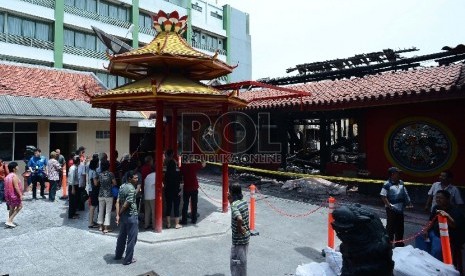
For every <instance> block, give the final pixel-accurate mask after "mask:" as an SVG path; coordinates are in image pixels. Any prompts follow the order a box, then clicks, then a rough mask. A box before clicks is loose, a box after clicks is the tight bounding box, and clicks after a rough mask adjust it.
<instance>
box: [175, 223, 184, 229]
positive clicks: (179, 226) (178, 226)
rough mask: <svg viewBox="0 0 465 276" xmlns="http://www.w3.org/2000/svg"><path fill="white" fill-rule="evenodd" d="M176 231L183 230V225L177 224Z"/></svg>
mask: <svg viewBox="0 0 465 276" xmlns="http://www.w3.org/2000/svg"><path fill="white" fill-rule="evenodd" d="M174 228H176V229H181V228H182V225H181V224H176V226H175V227H174Z"/></svg>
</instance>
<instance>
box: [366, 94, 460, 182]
mask: <svg viewBox="0 0 465 276" xmlns="http://www.w3.org/2000/svg"><path fill="white" fill-rule="evenodd" d="M419 116H420V117H425V118H430V119H433V120H436V121H438V122H439V123H441V124H442V125H444V126H445V127H447V128H448V129H449V130H450V133H451V134H452V136H453V137H455V140H456V142H457V155H456V159H455V161H454V162H453V163H452V164H451V165H450V167H449V169H450V170H451V171H452V172H453V173H454V184H456V185H460V186H465V154H464V151H465V100H454V101H442V102H434V103H431V102H430V103H417V104H407V105H397V106H388V107H376V108H371V109H367V110H365V112H364V116H363V117H364V120H365V122H366V128H365V130H366V132H365V133H360V135H365V142H366V144H365V150H366V154H367V160H366V161H367V169H368V171H370V173H371V177H373V178H381V179H383V178H386V176H387V172H386V171H387V168H388V167H390V166H391V163H390V161H389V159H388V157H387V152H386V151H385V145H384V141H385V138H386V136H387V134H388V132H389V131H390V129H391V128H392V127H393V126H394V125H396V124H397V123H398V122H399V121H400V120H403V119H406V118H409V117H419ZM402 178H403V179H404V181H414V182H422V183H432V182H434V181H436V180H437V175H434V176H423V175H413V174H409V171H407V170H406V171H404V173H403V175H402Z"/></svg>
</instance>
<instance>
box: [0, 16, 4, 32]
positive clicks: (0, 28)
mask: <svg viewBox="0 0 465 276" xmlns="http://www.w3.org/2000/svg"><path fill="white" fill-rule="evenodd" d="M4 21H5V15H4V14H3V13H0V33H3V32H5V31H4V29H5V28H4V27H3V26H4V25H5V22H4Z"/></svg>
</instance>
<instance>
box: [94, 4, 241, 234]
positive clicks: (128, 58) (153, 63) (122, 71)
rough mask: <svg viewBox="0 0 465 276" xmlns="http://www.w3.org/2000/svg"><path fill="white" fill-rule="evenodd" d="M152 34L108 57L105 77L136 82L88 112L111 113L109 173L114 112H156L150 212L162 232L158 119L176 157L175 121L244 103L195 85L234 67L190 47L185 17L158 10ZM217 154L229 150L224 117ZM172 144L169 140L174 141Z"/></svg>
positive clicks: (225, 171) (232, 95)
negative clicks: (166, 120) (167, 120)
mask: <svg viewBox="0 0 465 276" xmlns="http://www.w3.org/2000/svg"><path fill="white" fill-rule="evenodd" d="M153 20H154V23H153V27H154V28H155V30H156V31H157V35H156V36H155V38H154V39H153V40H152V42H150V43H149V44H148V45H146V46H143V47H140V48H137V49H133V50H131V51H128V52H125V53H122V54H116V55H109V59H110V63H109V66H108V71H109V73H110V74H113V75H118V76H122V77H127V78H130V79H134V80H135V81H134V82H132V83H129V84H126V85H123V86H120V87H117V88H115V89H111V90H108V91H106V92H105V93H101V94H96V95H93V96H91V103H92V106H93V107H98V108H107V109H110V153H111V154H110V166H111V167H110V170H111V171H114V170H115V155H114V154H113V153H114V152H115V148H116V110H129V111H141V110H146V111H149V110H153V111H156V123H155V124H156V125H155V127H156V135H155V141H154V143H155V161H156V166H155V172H156V180H155V187H156V188H155V190H156V192H155V212H154V222H155V223H153V225H154V230H155V231H156V232H161V231H162V214H163V213H162V212H163V210H162V179H163V164H162V163H163V115H164V114H165V115H167V116H171V118H172V120H171V124H172V126H171V139H172V141H171V146H172V148H173V150H174V152H175V153H177V141H176V140H177V116H178V113H182V112H183V111H186V110H195V111H197V112H198V111H202V112H212V111H215V112H217V113H223V114H224V113H227V112H228V110H230V109H232V108H238V107H244V106H246V105H247V102H246V101H244V100H242V99H240V98H238V97H237V90H236V91H234V92H231V93H225V92H223V91H221V90H218V89H216V88H214V87H211V86H207V85H204V84H202V83H201V82H200V80H212V79H215V78H218V77H221V76H224V75H227V74H229V73H231V72H232V71H233V69H234V67H233V66H230V65H228V64H226V63H225V62H223V61H221V60H219V59H217V56H218V54H215V55H213V56H209V55H206V54H204V53H202V52H199V51H197V50H195V49H193V48H192V47H190V46H189V45H188V44H187V42H186V41H185V40H184V39H183V38H182V37H181V34H182V33H183V32H184V31H185V30H186V28H187V16H183V17H179V14H178V12H177V11H174V12H172V13H170V14H166V13H165V12H163V11H159V12H158V14H157V15H155V16H154V17H153ZM223 118H224V119H223V121H222V125H223V139H222V149H223V151H224V152H226V151H228V144H227V141H228V140H229V141H230V139H229V137H226V135H227V134H228V133H230V130H228V131H226V130H225V127H226V126H227V125H228V123H229V122H228V118H227V116H223ZM173 140H174V141H173ZM222 172H223V196H222V207H223V208H222V210H223V212H227V208H228V200H227V191H228V164H227V163H223V166H222Z"/></svg>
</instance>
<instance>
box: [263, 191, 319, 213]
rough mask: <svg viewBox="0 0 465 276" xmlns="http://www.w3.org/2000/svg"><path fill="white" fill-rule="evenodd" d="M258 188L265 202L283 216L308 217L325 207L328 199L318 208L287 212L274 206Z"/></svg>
mask: <svg viewBox="0 0 465 276" xmlns="http://www.w3.org/2000/svg"><path fill="white" fill-rule="evenodd" d="M256 190H257V194H258V195H259V196H260V199H261V200H263V202H265V203H266V205H268V207H270V208H271V209H272V210H273V211H275V212H276V213H278V214H280V215H283V216H286V217H291V218H301V217H307V216H309V215H311V214H313V213H315V212H316V211H318V210H320V209H321V208H323V207H324V206H325V205H326V203H327V201H326V200H324V201H323V202H322V203H321V204H320V206H318V207H317V208H316V209H314V210H311V211H309V212H307V213H303V214H289V213H286V212H284V211H282V210H281V209H278V208H277V207H274V206H273V204H271V203H270V202H269V201H268V200H267V199H266V197H265V196H264V195H263V194H262V193H261V192H260V190H258V188H256Z"/></svg>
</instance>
